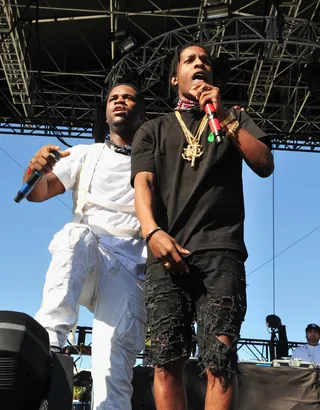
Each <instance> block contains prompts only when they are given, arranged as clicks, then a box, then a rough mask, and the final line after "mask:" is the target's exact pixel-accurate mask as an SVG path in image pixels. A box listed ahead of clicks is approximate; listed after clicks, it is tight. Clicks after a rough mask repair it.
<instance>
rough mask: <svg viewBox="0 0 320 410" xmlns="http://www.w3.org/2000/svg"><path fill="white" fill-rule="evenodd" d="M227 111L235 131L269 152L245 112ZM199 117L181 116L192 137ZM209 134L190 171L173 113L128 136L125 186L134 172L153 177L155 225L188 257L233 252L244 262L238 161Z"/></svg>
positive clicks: (237, 156)
mask: <svg viewBox="0 0 320 410" xmlns="http://www.w3.org/2000/svg"><path fill="white" fill-rule="evenodd" d="M231 111H232V112H233V113H234V114H235V116H236V118H237V119H238V121H239V123H240V127H241V128H245V129H246V130H247V131H249V132H250V134H252V135H253V136H255V137H256V138H259V139H261V140H262V141H264V142H265V143H266V144H267V145H268V146H269V147H270V141H269V139H268V137H267V135H266V134H265V133H264V132H263V131H262V130H261V129H260V128H259V127H258V126H257V125H256V124H255V123H254V122H253V121H252V119H251V118H250V117H249V116H248V114H247V113H246V112H243V111H242V112H241V111H240V110H233V109H231ZM203 115H204V113H203V112H198V111H185V112H182V113H181V116H182V119H183V121H184V122H185V124H186V126H187V127H188V129H189V130H190V131H191V133H192V134H193V135H195V133H196V131H197V128H198V126H199V124H200V121H201V119H202V118H203ZM209 133H210V129H209V127H208V126H207V128H206V129H205V131H204V132H203V134H202V135H201V138H200V144H201V145H202V146H203V151H204V152H203V155H202V156H201V157H200V158H199V159H197V162H196V164H197V165H196V167H195V169H193V168H191V163H190V162H188V161H186V160H184V159H183V158H182V156H181V154H182V152H183V148H185V147H186V146H187V142H186V138H185V135H184V133H183V131H182V129H181V126H180V124H179V122H178V120H177V118H176V116H175V114H174V113H169V114H166V115H164V116H162V117H159V118H156V119H154V120H151V121H148V122H146V123H145V124H143V125H142V127H141V128H140V129H139V130H138V131H137V133H136V135H135V137H134V141H133V146H132V160H131V163H132V181H131V182H132V185H134V178H135V176H136V175H137V174H138V173H139V172H143V171H148V172H152V173H154V174H155V176H156V191H155V210H154V217H155V221H156V223H157V225H159V226H161V228H162V229H163V230H164V231H165V232H167V233H168V234H169V235H171V236H172V237H174V238H175V239H176V241H177V242H178V243H179V244H180V245H181V246H182V247H184V248H186V249H188V250H189V251H190V252H194V251H196V250H197V251H198V250H205V249H233V250H236V251H239V252H242V253H243V255H244V257H246V255H247V251H246V248H245V244H244V239H243V236H244V235H243V222H244V203H243V188H242V157H241V155H240V153H239V151H238V150H237V148H236V146H235V144H234V143H233V142H232V141H231V137H229V138H224V140H223V142H222V143H220V144H217V143H216V142H209V141H208V135H209ZM150 256H151V255H150ZM151 259H152V256H151ZM149 260H150V257H149Z"/></svg>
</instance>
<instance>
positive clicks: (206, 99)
mask: <svg viewBox="0 0 320 410" xmlns="http://www.w3.org/2000/svg"><path fill="white" fill-rule="evenodd" d="M189 92H190V94H191V95H193V96H194V97H195V98H196V99H197V100H198V101H199V104H200V107H201V108H202V109H204V106H205V105H206V104H207V103H212V104H213V105H214V108H215V109H216V113H217V117H218V119H220V120H221V119H224V118H225V117H226V116H227V115H228V114H227V112H226V110H225V109H224V107H223V104H222V101H221V98H220V90H219V88H217V87H214V86H213V85H210V84H207V83H205V82H204V81H201V82H199V83H198V84H196V85H194V86H193V87H192V88H191V89H190V91H189Z"/></svg>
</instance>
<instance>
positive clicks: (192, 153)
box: [182, 142, 203, 168]
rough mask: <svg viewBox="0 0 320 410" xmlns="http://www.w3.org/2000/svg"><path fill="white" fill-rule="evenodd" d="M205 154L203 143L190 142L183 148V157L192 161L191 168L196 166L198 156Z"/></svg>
mask: <svg viewBox="0 0 320 410" xmlns="http://www.w3.org/2000/svg"><path fill="white" fill-rule="evenodd" d="M202 154H203V147H202V145H200V144H198V143H197V142H196V143H191V144H188V146H187V148H184V149H183V153H182V158H183V159H185V160H186V161H189V162H190V161H191V168H194V166H195V163H196V158H199V157H201V155H202Z"/></svg>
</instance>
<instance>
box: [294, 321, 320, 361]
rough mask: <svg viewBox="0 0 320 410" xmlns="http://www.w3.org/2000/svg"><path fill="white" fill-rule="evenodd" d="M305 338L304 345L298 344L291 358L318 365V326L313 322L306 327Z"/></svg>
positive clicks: (319, 334)
mask: <svg viewBox="0 0 320 410" xmlns="http://www.w3.org/2000/svg"><path fill="white" fill-rule="evenodd" d="M306 339H307V343H306V344H305V345H304V346H299V347H297V348H296V349H295V350H294V352H293V354H292V359H301V360H303V361H304V362H312V363H314V364H315V365H317V366H320V345H319V340H320V327H319V326H318V325H316V324H315V323H310V324H309V325H308V326H307V327H306Z"/></svg>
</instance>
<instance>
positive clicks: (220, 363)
mask: <svg viewBox="0 0 320 410" xmlns="http://www.w3.org/2000/svg"><path fill="white" fill-rule="evenodd" d="M201 358H202V363H203V365H204V368H205V371H206V373H207V376H208V385H209V386H211V387H212V388H213V387H214V386H215V385H216V384H217V383H219V386H220V387H221V389H222V390H225V389H228V388H229V386H230V384H231V380H232V377H233V375H235V374H237V372H238V370H237V361H238V357H237V352H236V348H235V346H234V344H233V340H232V338H231V337H230V336H226V335H217V336H216V339H215V342H214V343H213V344H212V345H211V347H210V349H209V351H206V352H205V353H204V354H203V355H202V357H201Z"/></svg>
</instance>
